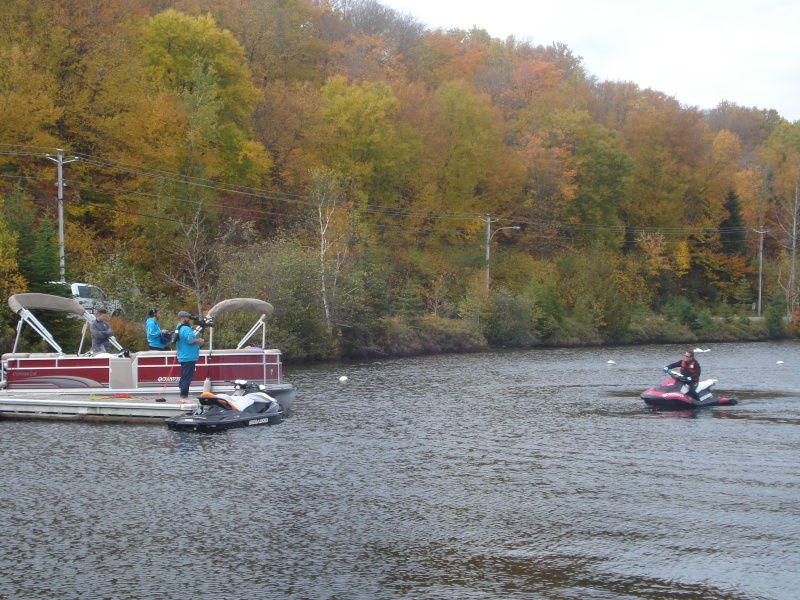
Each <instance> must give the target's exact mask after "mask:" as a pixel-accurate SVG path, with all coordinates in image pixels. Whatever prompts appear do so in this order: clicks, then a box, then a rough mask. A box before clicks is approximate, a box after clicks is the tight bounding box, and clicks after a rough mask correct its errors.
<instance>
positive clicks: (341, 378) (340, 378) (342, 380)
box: [339, 375, 347, 383]
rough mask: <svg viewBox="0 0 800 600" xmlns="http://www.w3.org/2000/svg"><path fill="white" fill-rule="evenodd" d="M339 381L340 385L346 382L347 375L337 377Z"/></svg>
mask: <svg viewBox="0 0 800 600" xmlns="http://www.w3.org/2000/svg"><path fill="white" fill-rule="evenodd" d="M339 381H341V382H342V383H344V382H345V381H347V375H342V376H341V377H339Z"/></svg>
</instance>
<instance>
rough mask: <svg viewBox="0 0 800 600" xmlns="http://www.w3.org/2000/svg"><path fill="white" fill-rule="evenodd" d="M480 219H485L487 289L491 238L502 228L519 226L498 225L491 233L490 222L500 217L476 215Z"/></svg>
mask: <svg viewBox="0 0 800 600" xmlns="http://www.w3.org/2000/svg"><path fill="white" fill-rule="evenodd" d="M478 218H479V219H480V220H481V221H486V289H487V290H488V289H489V249H490V247H491V242H492V238H493V237H494V236H495V235H496V234H497V233H498V232H499V231H503V229H519V226H516V225H515V226H514V227H498V228H497V229H495V230H494V233H492V223H497V221H499V220H500V219H492V217H491V216H489V215H488V214H487V215H486V218H485V219H484V218H483V217H478Z"/></svg>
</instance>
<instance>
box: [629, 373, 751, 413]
mask: <svg viewBox="0 0 800 600" xmlns="http://www.w3.org/2000/svg"><path fill="white" fill-rule="evenodd" d="M667 373H668V374H669V375H671V376H672V378H671V379H667V380H666V381H664V382H663V383H662V384H661V385H659V386H658V387H651V388H650V389H647V390H645V391H643V392H642V393H641V396H640V397H641V399H642V400H644V403H645V404H647V406H652V407H653V408H659V409H662V410H686V409H692V408H702V407H704V406H732V405H734V404H737V403H738V400H736V398H720V397H719V396H717V395H716V394H714V393H713V392H712V391H711V388H712V387H713V385H714V384H715V383H717V380H716V379H706V380H705V381H701V382H699V383H698V384H697V395H698V397H699V398H700V400H699V401H698V400H695V399H694V398H692V397H691V396H689V395H688V394H687V392H688V391H689V385H688V384H687V383H686V382H687V378H686V377H684V376H683V375H681V372H680V370H679V369H672V370H670V371H667Z"/></svg>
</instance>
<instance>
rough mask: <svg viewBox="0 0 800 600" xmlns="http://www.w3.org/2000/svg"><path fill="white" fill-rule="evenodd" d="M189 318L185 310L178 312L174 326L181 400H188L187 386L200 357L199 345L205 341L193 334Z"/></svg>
mask: <svg viewBox="0 0 800 600" xmlns="http://www.w3.org/2000/svg"><path fill="white" fill-rule="evenodd" d="M191 318H192V315H190V314H189V313H188V312H186V311H185V310H182V311H181V312H179V313H178V326H177V327H176V331H177V333H178V340H177V342H176V345H175V347H176V350H177V352H178V362H179V363H180V364H181V379H180V382H179V383H178V388H179V389H180V391H181V402H184V401H188V400H189V386H190V385H191V384H192V379H193V378H194V369H195V364H196V363H197V359H198V358H200V346H202V345H203V343H204V342H205V340H204V339H203V338H201V337H196V336H195V335H194V331H192V327H191V326H190V325H189V319H191Z"/></svg>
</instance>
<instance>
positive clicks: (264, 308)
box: [195, 298, 275, 350]
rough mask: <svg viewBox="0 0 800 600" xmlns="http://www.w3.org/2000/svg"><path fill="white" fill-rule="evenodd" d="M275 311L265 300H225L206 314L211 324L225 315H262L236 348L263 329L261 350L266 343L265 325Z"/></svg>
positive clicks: (211, 335) (210, 346) (211, 341)
mask: <svg viewBox="0 0 800 600" xmlns="http://www.w3.org/2000/svg"><path fill="white" fill-rule="evenodd" d="M274 310H275V309H274V308H273V306H272V304H270V303H269V302H265V301H264V300H258V299H256V298H229V299H228V300H223V301H222V302H220V303H218V304H215V305H214V306H212V307H211V310H209V311H208V313H206V316H205V318H206V320H207V321H208V322H209V323H210V322H212V321H213V320H214V317H217V316H219V315H221V314H223V313H231V312H242V311H248V312H255V313H261V316H260V317H259V318H258V320H257V321H256V322H255V325H253V327H252V328H251V329H250V331H248V332H247V333H246V334H245V336H244V337H243V338H242V339H241V341H240V342H239V344H238V345H237V346H236V349H237V350H239V349H241V348H242V347H243V346H244V345H245V344H246V343H247V341H248V340H249V339H250V338H251V337H252V336H253V334H254V333H255V332H256V331H258V330H259V329H261V348H263V347H264V344H265V343H266V332H265V327H266V325H265V324H266V321H267V319H268V318H269V317H271V316H272V312H273V311H274ZM201 330H202V328H201V327H197V328H196V329H195V333H198V332H199V331H201ZM213 348H214V330H213V329H211V332H210V333H209V340H208V349H209V350H212V349H213Z"/></svg>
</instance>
